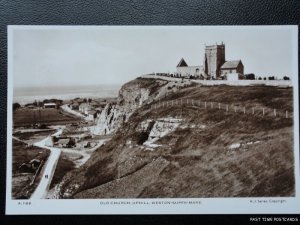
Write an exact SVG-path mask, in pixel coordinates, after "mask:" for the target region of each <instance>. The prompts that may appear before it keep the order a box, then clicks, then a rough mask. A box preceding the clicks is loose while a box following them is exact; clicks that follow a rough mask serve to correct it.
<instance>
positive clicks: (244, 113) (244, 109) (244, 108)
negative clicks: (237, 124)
mask: <svg viewBox="0 0 300 225" xmlns="http://www.w3.org/2000/svg"><path fill="white" fill-rule="evenodd" d="M244 114H246V107H245V106H244Z"/></svg>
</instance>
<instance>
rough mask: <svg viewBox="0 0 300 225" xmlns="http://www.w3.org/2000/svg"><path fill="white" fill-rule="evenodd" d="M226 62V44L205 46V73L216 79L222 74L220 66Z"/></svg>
mask: <svg viewBox="0 0 300 225" xmlns="http://www.w3.org/2000/svg"><path fill="white" fill-rule="evenodd" d="M224 63H225V45H224V44H223V42H222V43H221V44H220V45H218V44H216V45H209V46H205V54H204V63H203V67H204V73H205V74H206V75H207V76H209V77H211V78H214V79H217V78H218V77H219V76H220V67H221V66H222V65H223V64H224Z"/></svg>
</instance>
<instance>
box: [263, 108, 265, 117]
mask: <svg viewBox="0 0 300 225" xmlns="http://www.w3.org/2000/svg"><path fill="white" fill-rule="evenodd" d="M263 116H265V108H263Z"/></svg>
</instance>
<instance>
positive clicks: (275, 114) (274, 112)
mask: <svg viewBox="0 0 300 225" xmlns="http://www.w3.org/2000/svg"><path fill="white" fill-rule="evenodd" d="M274 116H275V117H276V109H274Z"/></svg>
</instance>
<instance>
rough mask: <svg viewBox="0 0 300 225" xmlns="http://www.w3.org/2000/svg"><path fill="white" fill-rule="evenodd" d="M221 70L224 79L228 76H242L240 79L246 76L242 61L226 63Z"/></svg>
mask: <svg viewBox="0 0 300 225" xmlns="http://www.w3.org/2000/svg"><path fill="white" fill-rule="evenodd" d="M220 70H221V76H224V77H226V76H227V74H240V76H239V77H242V76H243V75H244V65H243V63H242V61H241V60H233V61H226V62H225V63H224V64H223V65H222V66H221V68H220ZM233 77H236V76H233Z"/></svg>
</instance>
